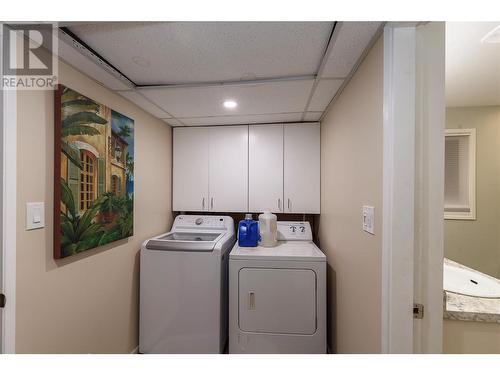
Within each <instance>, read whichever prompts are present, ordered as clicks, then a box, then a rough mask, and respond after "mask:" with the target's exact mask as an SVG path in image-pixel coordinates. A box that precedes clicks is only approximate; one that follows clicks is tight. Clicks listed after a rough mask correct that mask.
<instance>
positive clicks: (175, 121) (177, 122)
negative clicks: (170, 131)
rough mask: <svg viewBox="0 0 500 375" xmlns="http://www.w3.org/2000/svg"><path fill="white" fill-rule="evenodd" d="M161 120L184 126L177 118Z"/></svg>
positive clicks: (169, 123) (172, 124)
mask: <svg viewBox="0 0 500 375" xmlns="http://www.w3.org/2000/svg"><path fill="white" fill-rule="evenodd" d="M162 120H163V121H164V122H166V123H167V124H168V125H170V126H184V124H183V123H181V122H180V121H179V120H177V119H175V118H164V119H162Z"/></svg>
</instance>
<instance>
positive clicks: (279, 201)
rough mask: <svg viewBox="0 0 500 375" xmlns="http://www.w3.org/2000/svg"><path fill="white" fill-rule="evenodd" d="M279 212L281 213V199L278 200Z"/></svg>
mask: <svg viewBox="0 0 500 375" xmlns="http://www.w3.org/2000/svg"><path fill="white" fill-rule="evenodd" d="M278 210H279V211H281V199H280V198H278Z"/></svg>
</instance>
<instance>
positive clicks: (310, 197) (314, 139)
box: [284, 123, 320, 214]
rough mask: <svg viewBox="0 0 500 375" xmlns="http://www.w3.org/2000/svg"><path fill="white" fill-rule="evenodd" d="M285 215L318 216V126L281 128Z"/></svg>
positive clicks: (290, 125) (309, 124) (294, 125)
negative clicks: (282, 132) (282, 136)
mask: <svg viewBox="0 0 500 375" xmlns="http://www.w3.org/2000/svg"><path fill="white" fill-rule="evenodd" d="M284 204H285V206H284V212H291V213H310V214H317V213H320V126H319V123H298V124H285V125H284Z"/></svg>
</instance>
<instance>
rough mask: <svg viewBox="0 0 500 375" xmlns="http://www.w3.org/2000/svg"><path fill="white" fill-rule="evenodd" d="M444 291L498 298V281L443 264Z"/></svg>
mask: <svg viewBox="0 0 500 375" xmlns="http://www.w3.org/2000/svg"><path fill="white" fill-rule="evenodd" d="M443 271H444V274H443V284H444V290H447V291H449V292H454V293H460V294H465V295H469V296H475V297H486V298H500V280H498V279H495V278H493V277H491V276H488V275H485V274H484V273H481V272H479V271H476V270H472V269H470V268H462V267H458V266H455V265H453V264H446V263H445V264H444V270H443Z"/></svg>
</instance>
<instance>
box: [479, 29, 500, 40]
mask: <svg viewBox="0 0 500 375" xmlns="http://www.w3.org/2000/svg"><path fill="white" fill-rule="evenodd" d="M481 43H500V25H498V26H497V27H495V28H494V29H493V30H491V31H490V32H489V33H488V34H486V35H485V36H484V37H483V39H481Z"/></svg>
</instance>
